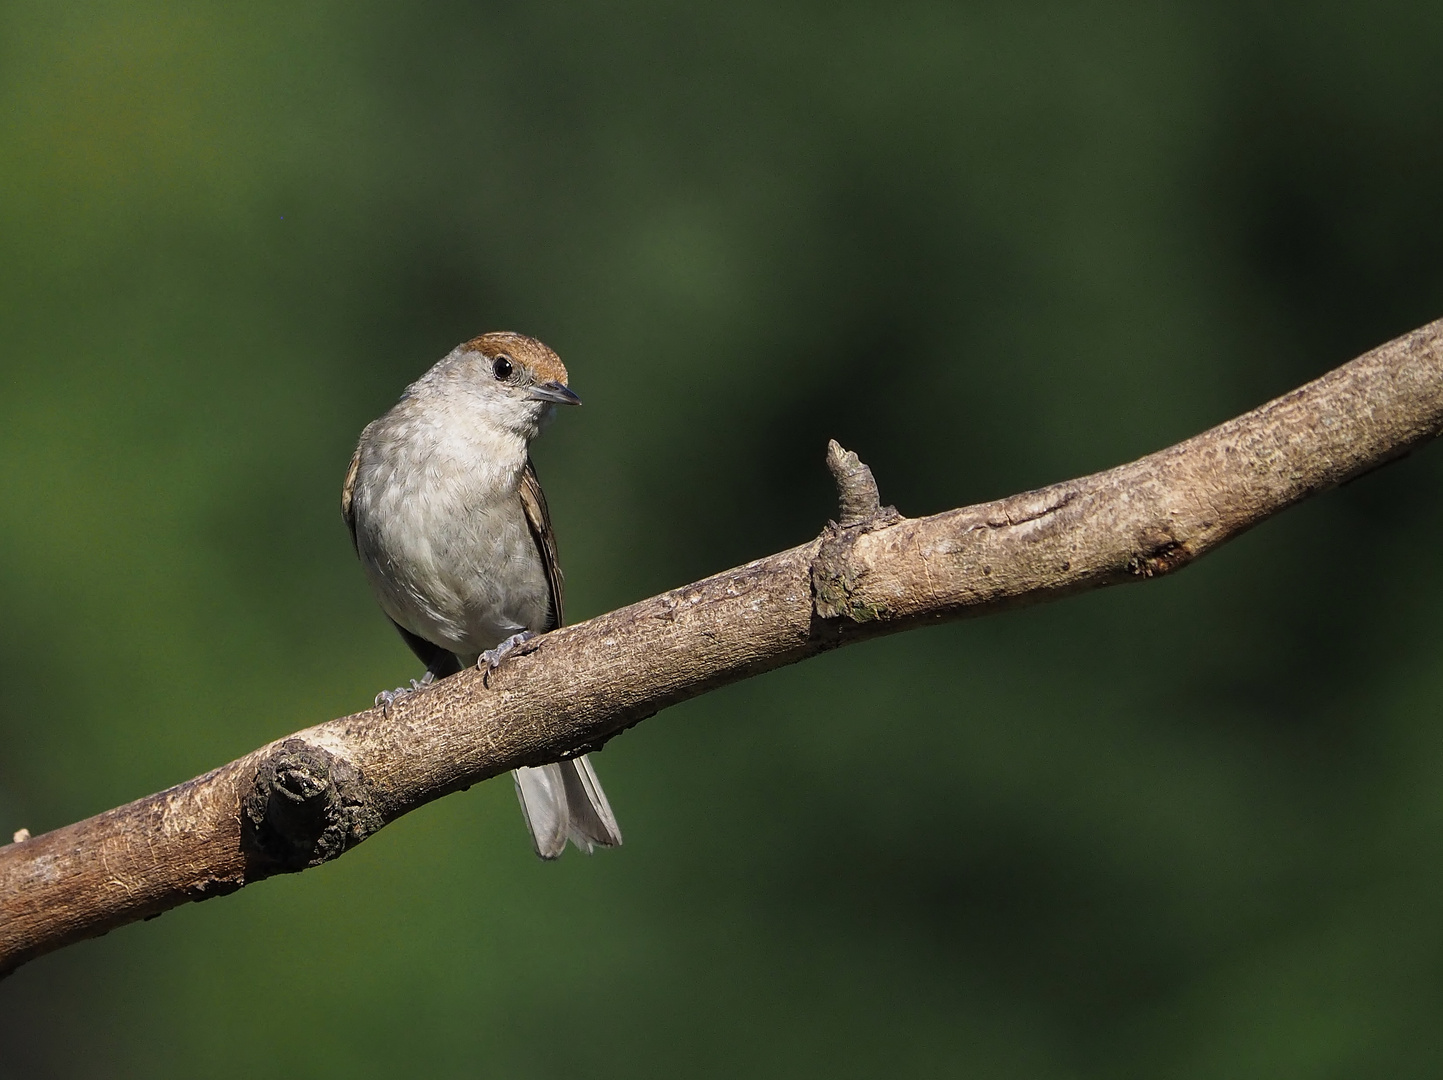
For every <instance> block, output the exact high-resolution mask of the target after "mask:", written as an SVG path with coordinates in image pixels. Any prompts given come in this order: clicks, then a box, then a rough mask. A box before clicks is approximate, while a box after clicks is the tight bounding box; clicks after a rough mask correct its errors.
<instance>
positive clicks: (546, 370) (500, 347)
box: [461, 330, 567, 386]
mask: <svg viewBox="0 0 1443 1080" xmlns="http://www.w3.org/2000/svg"><path fill="white" fill-rule="evenodd" d="M461 348H462V349H465V350H466V351H468V352H479V353H480V354H481V355H482V356H484V357H486V358H487V359H488V360H495V359H496V358H497V357H502V356H504V357H507V358H508V359H510V360H511V362H512V363H514V364H519V365H520V366H522V367H525V368H527V369H529V370H530V371H531V372H532V373H533V374H534V375H535V376H536V381H537V382H538V383H550V382H554V383H558V384H560V385H561V386H565V385H566V378H567V376H566V365H565V364H563V363H562V362H561V357H559V356H557V355H556V354H555V353H554V352H552V351H551V349H549V348H548V347H547V346H545V345H543V344H542V343H541V342H539V341H537V340H536V339H535V338H533V337H527V336H526V335H525V334H517V333H513V332H512V331H510V330H493V331H491V333H489V334H482V335H481V336H480V337H476V338H472V339H471V340H470V341H468V342H466V344H464V345H462V346H461Z"/></svg>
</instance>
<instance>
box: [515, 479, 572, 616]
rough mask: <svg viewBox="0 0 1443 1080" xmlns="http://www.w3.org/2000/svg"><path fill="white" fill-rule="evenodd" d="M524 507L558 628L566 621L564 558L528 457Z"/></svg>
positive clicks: (522, 493) (522, 500) (543, 496)
mask: <svg viewBox="0 0 1443 1080" xmlns="http://www.w3.org/2000/svg"><path fill="white" fill-rule="evenodd" d="M520 490H521V507H522V509H524V510H525V511H526V524H527V525H529V526H531V538H532V539H533V540H535V541H536V549H537V550H538V551H539V552H540V553H541V563H542V565H543V566H545V567H546V584H547V585H549V586H550V587H551V625H550V626H548V627H547V629H548V630H555V629H556V628H557V627H558V626H562V625H564V624H565V622H566V615H565V612H564V609H563V607H562V583H561V561H560V560H559V559H558V558H557V556H556V534H555V533H554V532H552V531H551V514H550V512H548V511H547V509H546V496H545V495H543V494H542V493H541V481H540V480H538V479H536V466H535V465H533V464H531V459H530V458H529V457H528V458H527V459H526V468H525V469H523V470H522V471H521V489H520Z"/></svg>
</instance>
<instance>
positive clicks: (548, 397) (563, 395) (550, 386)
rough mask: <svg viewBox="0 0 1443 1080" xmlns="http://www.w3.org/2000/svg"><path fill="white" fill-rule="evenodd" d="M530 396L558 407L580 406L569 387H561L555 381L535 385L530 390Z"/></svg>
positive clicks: (577, 398) (579, 400)
mask: <svg viewBox="0 0 1443 1080" xmlns="http://www.w3.org/2000/svg"><path fill="white" fill-rule="evenodd" d="M531 396H532V397H534V398H536V399H537V400H538V401H554V402H556V404H558V405H580V404H581V399H580V398H579V397H577V396H576V394H575V393H573V392H572V389H571V387H569V386H563V385H562V384H561V383H559V382H557V381H556V380H555V379H553V380H551V382H544V383H537V384H536V385H535V386H533V387H532V388H531Z"/></svg>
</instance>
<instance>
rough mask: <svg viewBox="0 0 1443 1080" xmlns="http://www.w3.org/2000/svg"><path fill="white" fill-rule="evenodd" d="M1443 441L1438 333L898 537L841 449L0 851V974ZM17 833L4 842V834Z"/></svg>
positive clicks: (1147, 573) (903, 530)
mask: <svg viewBox="0 0 1443 1080" xmlns="http://www.w3.org/2000/svg"><path fill="white" fill-rule="evenodd" d="M1440 430H1443V320H1440V321H1439V322H1435V323H1431V324H1430V325H1428V326H1425V327H1423V328H1421V329H1419V330H1416V331H1414V332H1413V333H1411V334H1408V335H1406V336H1404V337H1401V338H1399V339H1397V340H1396V341H1392V342H1390V343H1388V344H1386V345H1383V346H1381V347H1379V348H1377V349H1374V350H1373V351H1372V352H1369V353H1367V354H1366V355H1364V356H1362V357H1359V358H1358V359H1357V360H1354V361H1353V362H1351V363H1349V364H1347V365H1345V366H1343V367H1341V368H1338V369H1337V370H1335V371H1332V372H1330V373H1329V374H1327V375H1325V376H1323V377H1322V378H1320V379H1318V380H1316V381H1314V382H1312V383H1309V384H1308V385H1307V386H1304V387H1302V388H1300V389H1298V390H1295V391H1293V392H1292V393H1290V394H1287V395H1285V396H1283V397H1281V398H1278V399H1276V400H1275V401H1271V402H1269V403H1268V404H1266V405H1263V406H1262V407H1261V408H1258V409H1254V410H1253V411H1252V412H1250V413H1247V414H1246V415H1244V416H1240V417H1238V418H1237V419H1234V420H1230V421H1228V422H1227V423H1225V424H1222V425H1220V426H1218V427H1215V428H1213V429H1212V430H1210V431H1207V432H1204V433H1203V434H1201V435H1198V436H1196V437H1194V438H1192V439H1189V440H1187V441H1186V442H1183V443H1179V444H1178V445H1176V446H1173V447H1170V448H1168V449H1166V450H1162V451H1159V452H1158V453H1155V454H1152V455H1150V456H1148V457H1145V458H1142V459H1141V460H1139V461H1135V462H1132V463H1131V464H1129V465H1123V466H1120V467H1118V468H1115V469H1111V470H1108V471H1107V472H1102V473H1097V474H1094V475H1092V476H1086V477H1082V478H1081V479H1077V480H1069V481H1067V482H1065V483H1061V484H1055V485H1053V486H1051V487H1047V488H1043V489H1041V490H1039V491H1030V492H1025V493H1023V494H1020V495H1013V496H1011V497H1009V498H1005V499H1000V500H997V501H996V502H990V503H984V504H981V505H978V506H970V507H965V508H962V509H959V510H952V511H948V512H946V513H942V514H937V515H934V516H932V517H925V518H917V519H908V518H903V517H901V516H899V515H898V514H897V513H896V511H895V510H892V509H891V508H882V507H880V506H879V505H878V503H879V500H878V497H877V489H876V485H875V483H874V482H873V480H872V476H871V472H870V470H868V469H867V468H866V466H865V465H863V464H862V463H861V462H859V461H858V460H857V459H856V456H855V455H849V454H847V453H846V452H845V451H843V450H842V449H841V448H840V447H838V446H836V444H835V443H834V444H833V445H832V447H831V449H830V451H829V453H828V464H829V465H830V467H831V468H832V472H833V475H834V476H835V477H836V479H837V482H838V487H839V490H840V495H841V512H840V514H839V522H838V523H834V524H829V525H828V527H827V528H826V530H825V531H824V532H823V533H822V535H821V536H820V537H818V538H817V539H815V540H813V541H811V542H810V543H807V544H803V545H802V546H800V547H796V548H792V549H791V550H790V551H783V552H780V553H779V554H776V555H771V556H768V557H767V558H764V559H758V560H757V561H756V562H752V563H748V564H747V565H745V566H741V567H738V568H736V569H734V570H728V571H726V572H725V573H722V574H718V575H716V576H715V577H711V578H707V579H706V580H704V581H699V582H696V583H695V584H692V585H687V586H685V587H683V588H680V589H676V590H673V591H672V592H669V593H665V594H663V595H661V596H654V597H652V598H650V599H648V600H643V601H641V602H640V603H637V604H633V605H631V606H630V607H626V608H622V609H620V610H618V611H613V612H610V613H608V614H606V615H601V616H598V617H597V618H594V619H591V620H589V621H587V622H584V623H579V624H577V625H574V626H568V627H565V628H564V629H561V630H557V631H555V632H553V633H550V634H546V635H544V636H543V637H540V638H537V639H536V640H534V641H532V642H529V643H528V644H526V645H525V646H523V647H522V648H520V649H518V650H517V651H516V653H515V654H513V655H512V656H511V657H510V658H508V659H507V660H506V661H505V663H504V664H503V665H502V667H500V668H499V669H498V670H496V671H494V672H490V673H488V672H485V671H478V670H471V671H465V672H462V673H461V674H459V675H456V676H454V677H452V678H449V679H445V680H443V681H442V682H441V683H439V684H437V685H436V686H435V687H433V688H431V689H428V690H425V691H424V692H421V693H416V694H413V695H410V696H408V697H405V698H402V699H400V700H398V701H397V702H396V704H395V705H393V706H392V707H391V709H390V711H389V713H385V712H383V711H382V710H380V709H370V710H367V711H365V712H361V713H356V714H355V715H353V716H346V717H342V718H341V719H338V720H331V721H328V722H326V723H323V724H319V725H317V726H315V727H312V728H308V729H307V730H305V731H300V732H297V733H296V734H294V735H291V736H289V737H288V738H286V739H283V740H281V741H279V742H275V743H272V744H270V745H269V746H264V747H262V748H260V749H259V750H256V751H255V752H254V753H251V754H248V755H247V756H246V757H243V758H241V759H240V760H238V761H233V762H231V763H230V764H228V765H224V766H222V767H220V768H219V769H216V770H214V771H212V772H209V773H206V774H205V775H204V776H199V777H196V778H195V779H193V780H190V781H187V782H186V783H184V784H180V785H179V786H177V787H174V788H171V789H170V790H168V791H163V792H160V793H159V794H156V795H151V796H149V797H147V798H144V799H140V800H139V801H137V802H133V803H130V804H129V805H127V806H122V807H119V808H117V809H115V810H110V811H108V812H106V813H104V814H100V815H98V816H97V817H93V818H90V819H88V820H86V821H81V822H78V823H77V824H74V825H68V826H66V827H64V828H61V829H56V830H55V831H53V832H49V833H45V834H43V835H40V836H35V837H28V838H23V839H20V841H19V842H17V843H12V844H10V845H7V846H5V847H3V848H0V972H5V971H10V970H13V969H14V968H15V967H16V966H18V965H19V964H22V963H24V962H25V961H26V960H29V959H31V958H32V957H35V956H39V955H41V954H43V953H45V952H48V951H50V950H52V949H56V948H58V947H60V946H62V945H65V944H67V943H69V942H73V941H78V940H80V939H82V938H86V937H93V936H95V935H98V934H103V933H105V932H106V931H108V930H110V929H113V928H114V927H117V926H120V925H123V924H125V923H127V922H132V921H134V920H137V919H142V918H146V917H147V916H151V915H155V914H158V913H160V912H162V911H165V910H167V909H168V908H172V907H175V906H176V905H178V904H181V903H184V902H186V901H188V900H201V899H206V898H208V897H212V896H217V895H222V894H224V893H227V892H232V891H234V890H236V889H239V888H240V887H241V886H243V885H247V884H250V883H251V882H254V881H259V880H260V879H262V878H265V877H269V876H270V875H272V874H277V873H284V872H287V871H295V870H302V869H305V868H306V867H308V866H315V865H318V864H320V863H322V862H324V861H326V860H328V859H332V858H335V857H337V856H338V855H340V854H342V853H343V852H344V851H345V850H346V849H347V848H349V847H352V846H354V845H355V844H358V843H360V842H361V841H362V840H364V839H365V838H366V837H367V836H369V835H371V834H372V833H374V832H375V831H377V830H378V829H380V828H381V827H382V826H383V825H385V824H386V823H387V822H389V821H392V820H394V819H395V818H397V817H399V816H400V815H402V814H404V813H406V812H407V811H408V810H411V809H414V808H415V807H417V806H419V805H421V804H422V803H425V802H428V801H430V800H431V799H435V798H437V797H439V796H441V795H445V794H447V793H448V792H452V791H456V790H458V789H460V788H464V787H468V786H469V785H471V784H474V783H476V782H477V781H480V780H485V779H486V778H488V777H491V776H495V775H497V774H499V773H504V772H506V771H508V770H510V769H512V768H514V767H516V766H518V765H534V764H539V763H542V762H546V761H550V760H555V759H557V758H559V757H562V756H569V755H572V754H576V753H581V752H584V751H586V750H591V749H595V748H596V747H599V746H600V745H602V744H603V743H604V742H606V740H607V739H609V738H611V737H612V736H613V735H616V734H617V733H618V732H620V731H623V730H624V729H626V728H628V727H630V726H631V725H633V724H635V723H637V722H638V721H640V720H642V719H645V718H646V717H648V716H651V715H653V714H654V713H656V712H657V711H658V710H660V709H664V708H665V707H666V706H668V705H671V704H674V703H676V702H678V701H682V700H685V699H687V698H691V697H695V696H697V695H699V694H702V693H705V692H706V691H707V690H710V689H712V688H713V687H717V686H721V685H723V684H725V683H729V682H735V681H737V680H738V679H744V678H747V677H748V676H750V675H755V674H758V673H760V672H763V671H767V670H769V669H771V668H776V667H780V666H781V665H783V664H791V663H795V662H797V661H798V660H803V659H806V658H807V657H809V656H814V655H816V654H817V653H819V652H822V651H824V650H826V649H831V648H835V647H836V646H839V645H843V644H846V643H848V642H851V641H859V640H862V639H864V638H869V637H873V636H876V635H879V634H885V633H892V632H895V631H899V630H906V629H910V628H911V627H914V626H917V625H919V624H922V623H931V622H937V621H941V620H944V619H955V618H960V617H963V616H968V615H980V614H985V613H988V612H991V611H996V610H999V609H1002V608H1006V607H1011V606H1015V605H1018V604H1023V603H1033V602H1037V601H1041V600H1050V599H1054V598H1057V597H1060V596H1064V595H1067V594H1069V593H1074V592H1079V591H1082V590H1084V589H1093V588H1099V587H1101V586H1104V585H1115V584H1120V583H1122V582H1126V581H1141V580H1145V579H1148V578H1151V577H1154V576H1156V575H1160V574H1167V573H1171V572H1172V571H1174V570H1177V569H1179V568H1181V567H1183V566H1186V565H1187V564H1188V563H1189V562H1191V561H1192V560H1194V559H1196V558H1197V557H1198V556H1200V555H1202V554H1204V553H1205V552H1207V551H1209V550H1211V549H1212V548H1214V547H1216V546H1217V545H1218V544H1221V543H1223V542H1224V541H1226V540H1228V539H1229V538H1230V537H1233V536H1236V535H1237V534H1238V533H1240V532H1242V531H1243V530H1245V529H1247V528H1249V527H1251V526H1253V525H1256V524H1257V523H1258V522H1260V521H1262V520H1264V519H1265V518H1267V517H1269V516H1271V515H1273V514H1276V513H1277V512H1278V511H1280V510H1282V509H1284V508H1286V507H1288V506H1291V505H1292V504H1294V503H1296V502H1298V501H1299V500H1301V499H1304V498H1307V497H1308V496H1309V495H1313V494H1315V493H1317V492H1320V491H1325V490H1327V489H1328V488H1332V487H1335V486H1337V485H1338V484H1341V483H1344V482H1345V481H1348V480H1350V479H1353V478H1354V477H1357V476H1359V475H1361V474H1362V473H1365V472H1368V471H1369V470H1371V469H1375V468H1377V467H1378V466H1380V465H1383V464H1385V463H1386V462H1388V461H1390V460H1392V459H1394V458H1396V457H1398V456H1400V455H1402V454H1405V453H1407V452H1408V451H1409V450H1411V449H1412V448H1414V447H1415V446H1417V445H1418V444H1419V443H1421V442H1424V441H1426V440H1429V439H1432V438H1434V437H1436V436H1437V435H1438V434H1439V433H1440ZM17 836H18V834H17Z"/></svg>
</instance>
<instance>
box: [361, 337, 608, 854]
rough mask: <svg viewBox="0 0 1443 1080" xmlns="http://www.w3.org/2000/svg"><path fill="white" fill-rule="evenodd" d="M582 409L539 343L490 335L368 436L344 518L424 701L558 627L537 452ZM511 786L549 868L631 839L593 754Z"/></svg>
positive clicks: (446, 364)
mask: <svg viewBox="0 0 1443 1080" xmlns="http://www.w3.org/2000/svg"><path fill="white" fill-rule="evenodd" d="M579 404H581V399H580V398H578V397H577V396H576V395H575V394H574V393H573V392H572V391H571V389H570V388H569V387H568V386H567V385H566V368H565V367H563V366H562V363H561V358H560V357H558V356H557V355H556V354H555V353H554V352H552V351H551V350H550V349H549V348H547V347H546V346H545V345H543V344H542V343H541V342H539V341H537V340H536V339H535V338H529V337H526V336H525V335H524V334H513V333H505V332H502V333H491V334H483V335H482V336H481V337H478V338H473V339H472V340H471V341H468V342H466V343H464V344H462V345H458V346H457V347H456V348H454V349H453V350H451V352H450V353H449V354H448V355H447V356H446V357H445V358H444V359H442V360H441V361H440V362H439V363H438V364H436V366H435V367H433V368H431V370H430V371H428V372H426V374H424V375H422V376H421V377H420V378H419V379H417V380H416V381H415V382H413V383H412V384H411V385H410V386H408V387H406V391H405V393H403V394H402V395H401V400H400V401H398V402H397V403H396V405H395V407H393V408H392V409H391V411H390V412H388V413H386V415H384V416H382V417H381V418H380V419H379V420H375V421H373V422H372V423H370V424H368V425H367V426H366V429H365V430H364V431H362V432H361V440H360V443H359V445H358V446H357V447H356V452H355V454H354V455H353V456H352V458H351V467H350V469H349V470H348V471H347V472H346V483H345V487H344V488H343V490H342V492H341V513H342V514H343V515H344V516H345V519H346V525H347V526H348V527H349V528H350V530H351V539H352V541H354V543H355V545H356V554H357V555H359V556H360V559H361V566H362V567H363V568H364V569H365V572H366V578H367V579H368V580H369V581H370V583H371V588H372V589H373V590H374V591H375V594H376V599H377V600H379V601H380V603H381V608H382V610H384V611H385V613H386V614H387V615H388V616H390V619H391V621H392V622H393V623H394V624H395V626H396V629H397V630H399V631H400V632H401V637H402V638H404V639H405V641H406V644H407V645H409V646H410V647H411V651H412V652H414V653H415V654H416V655H417V656H418V657H420V659H421V662H422V663H423V664H425V665H426V674H425V676H424V678H423V679H421V680H420V682H413V683H412V689H415V688H417V687H420V686H422V685H425V684H427V683H430V682H432V681H433V680H435V679H440V678H444V677H445V676H447V675H451V674H454V673H455V672H457V671H460V670H461V668H462V667H464V666H467V665H470V664H475V663H477V662H478V660H479V661H483V662H485V663H488V664H490V665H492V666H495V665H496V664H498V663H500V661H501V658H502V657H503V656H504V655H505V653H506V652H507V651H508V650H509V648H511V647H512V646H513V645H514V644H516V643H517V642H519V641H521V640H524V639H525V638H527V637H530V636H532V635H534V634H539V633H544V632H545V631H547V630H551V629H554V628H555V627H558V626H560V625H561V624H562V606H561V566H560V564H559V563H558V562H557V558H556V537H555V536H554V535H553V533H552V531H551V518H550V516H549V515H548V513H547V510H546V498H545V496H543V495H542V494H541V484H540V482H539V481H538V480H537V479H536V469H535V468H534V467H533V466H532V464H531V455H530V444H531V440H532V439H534V438H536V436H537V434H538V433H539V432H540V431H541V428H542V426H543V425H544V424H545V423H546V421H547V420H549V419H550V417H551V415H552V414H553V413H554V412H555V411H556V406H557V405H579ZM410 692H411V690H404V689H403V690H397V691H387V692H385V693H382V694H380V695H378V696H377V699H376V700H377V704H382V703H384V704H387V705H389V704H390V702H391V701H392V700H393V699H394V698H395V697H396V696H397V695H399V694H405V693H410ZM512 775H513V776H514V778H515V780H516V794H517V796H518V798H520V800H521V809H522V812H523V813H524V814H525V815H526V825H527V828H529V829H530V830H531V839H532V842H533V843H534V844H535V846H536V854H537V855H539V856H541V858H543V859H554V858H556V857H557V856H558V855H560V854H561V852H562V849H563V848H565V847H566V841H567V839H568V838H569V839H570V840H571V841H572V843H574V844H575V845H576V846H577V847H579V848H581V849H582V850H583V851H586V852H588V853H589V852H591V851H592V849H593V848H594V847H595V846H596V845H598V844H599V845H602V846H604V847H615V846H617V845H619V844H620V843H621V830H620V829H618V828H617V825H616V818H615V816H614V815H613V814H612V812H611V806H610V804H609V803H608V802H607V801H606V794H605V793H604V792H603V791H602V790H601V783H600V782H599V781H598V780H597V778H596V771H595V770H594V769H593V768H592V766H591V763H590V762H589V761H587V760H586V758H585V757H579V758H574V759H571V760H568V761H562V762H558V763H556V764H554V765H543V766H541V767H540V768H535V769H517V770H516V772H515V773H513V774H512Z"/></svg>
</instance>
